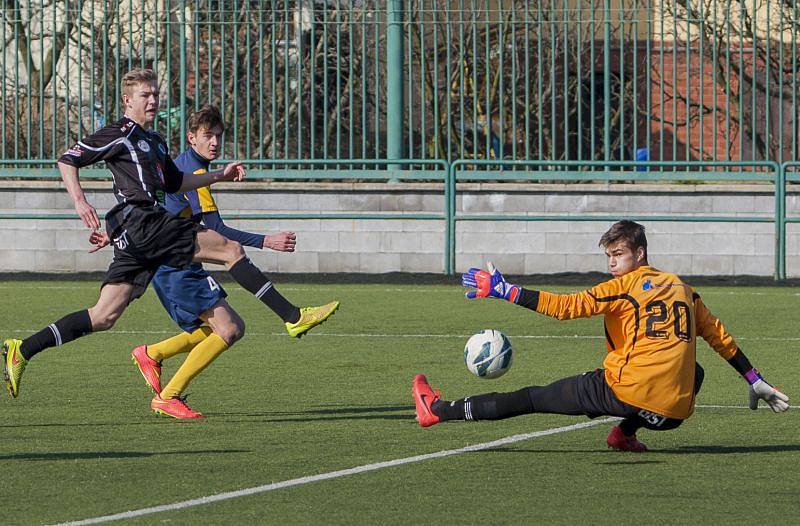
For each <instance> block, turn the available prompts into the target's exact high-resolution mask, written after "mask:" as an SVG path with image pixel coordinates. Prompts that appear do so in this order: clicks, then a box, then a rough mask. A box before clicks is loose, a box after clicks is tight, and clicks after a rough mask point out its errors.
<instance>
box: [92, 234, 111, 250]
mask: <svg viewBox="0 0 800 526" xmlns="http://www.w3.org/2000/svg"><path fill="white" fill-rule="evenodd" d="M89 243H91V244H92V245H94V247H93V248H92V249H91V250H89V253H90V254H91V253H92V252H97V251H98V250H100V249H101V248H103V247H107V246H108V245H110V244H111V239H110V238H109V237H108V234H107V233H106V231H105V230H100V231H98V230H93V231H92V233H91V234H89Z"/></svg>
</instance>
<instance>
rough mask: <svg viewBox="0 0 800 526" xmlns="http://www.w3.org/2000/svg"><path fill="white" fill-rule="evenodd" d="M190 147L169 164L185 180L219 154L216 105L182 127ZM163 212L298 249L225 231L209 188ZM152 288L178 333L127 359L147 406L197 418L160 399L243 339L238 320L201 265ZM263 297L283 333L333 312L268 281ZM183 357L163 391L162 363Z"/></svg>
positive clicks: (247, 241)
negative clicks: (300, 303) (297, 301)
mask: <svg viewBox="0 0 800 526" xmlns="http://www.w3.org/2000/svg"><path fill="white" fill-rule="evenodd" d="M187 128H188V134H187V135H188V140H189V144H190V147H189V149H188V150H186V151H185V152H183V153H182V154H181V155H179V156H178V157H177V158H176V159H175V164H176V166H177V167H178V169H179V170H180V171H181V172H183V173H185V174H187V177H191V175H189V174H202V173H205V172H207V171H208V169H209V165H210V163H211V161H212V160H214V159H216V158H217V156H218V155H219V147H220V138H221V136H222V132H223V129H224V124H223V121H222V116H221V114H220V112H219V110H218V109H217V108H216V107H214V106H204V107H203V108H201V109H200V110H198V111H197V112H195V113H194V114H193V115H192V116H191V117H190V118H189V120H188V122H187ZM164 206H165V207H166V208H167V210H168V211H169V212H170V213H171V214H173V215H176V216H179V217H183V218H187V219H190V220H191V221H193V222H196V223H202V224H203V225H204V226H205V227H207V228H209V229H212V230H215V231H217V232H219V233H220V234H222V235H223V236H225V237H226V238H228V239H232V240H234V241H238V242H239V243H241V244H242V245H243V246H250V247H256V248H270V249H272V250H277V251H280V252H293V251H294V248H295V244H296V238H295V234H294V233H293V232H280V233H278V234H275V235H272V236H269V235H262V234H253V233H249V232H243V231H240V230H236V229H234V228H230V227H228V226H227V225H225V223H224V222H223V221H222V219H221V218H220V215H219V211H218V209H217V205H216V203H215V202H214V197H213V196H212V195H211V190H210V189H209V188H208V187H201V188H198V189H196V190H192V191H189V192H185V193H175V194H169V195H167V198H166V201H165V205H164ZM153 289H154V290H155V291H156V294H157V295H158V298H159V300H161V303H162V305H164V308H165V309H166V310H167V312H169V315H170V317H171V318H172V319H173V320H174V321H175V323H176V324H177V325H178V326H179V327H180V328H181V329H183V330H184V332H183V333H181V334H179V335H177V336H174V337H172V338H169V339H167V340H164V341H162V342H159V343H156V344H154V345H149V346H148V345H141V346H139V347H136V348H135V349H134V350H133V351H132V353H131V354H132V356H133V360H134V362H135V363H136V365H137V366H138V367H139V370H140V372H141V373H142V376H144V378H145V381H146V382H147V384H148V385H149V386H150V387H151V388H152V389H153V391H154V392H155V394H156V396H155V398H153V401H152V403H151V407H152V408H153V409H154V410H155V411H156V412H158V413H162V414H166V415H169V416H172V417H175V418H200V417H202V415H201V414H200V413H198V412H196V411H193V410H191V409H190V408H189V407H188V406H187V405H186V403H185V402H183V403H182V404H181V406H180V407H177V406H175V405H174V404H172V405H170V406H167V405H165V404H164V403H163V401H164V400H174V399H180V397H181V394H182V393H183V391H184V390H185V389H186V387H187V386H188V385H189V382H190V381H191V380H192V379H193V378H194V377H195V376H196V375H197V374H199V373H200V372H201V371H202V370H203V369H204V368H205V367H207V366H208V365H209V364H210V363H211V362H212V361H213V360H214V359H216V357H217V356H219V354H221V353H222V351H224V350H225V349H227V348H228V347H230V346H231V345H233V343H234V342H236V341H237V340H239V339H240V338H241V337H242V336H243V334H244V322H243V321H242V319H241V317H240V316H239V315H238V314H237V313H236V311H234V310H233V309H232V308H231V307H230V306H229V305H228V303H227V301H226V300H225V298H226V296H227V294H226V293H225V290H224V289H223V288H222V287H221V286H220V285H219V283H217V282H216V280H215V279H214V278H213V277H212V276H210V275H209V274H208V273H207V272H206V271H205V270H204V269H203V266H202V265H201V264H199V263H195V264H192V265H190V266H188V267H186V268H173V267H168V266H161V267H159V269H158V270H157V272H156V274H155V276H154V277H153ZM261 294H262V295H263V294H269V295H271V296H272V297H271V298H270V302H269V305H270V307H272V309H273V310H274V311H275V313H276V314H277V315H278V316H280V317H281V319H283V320H284V322H285V324H286V329H287V331H288V332H289V335H291V336H294V337H300V336H302V335H303V334H305V332H307V331H308V330H309V329H311V328H312V327H314V326H316V325H318V324H320V323H322V322H323V321H325V320H326V319H327V318H328V317H329V316H330V315H331V314H333V313H334V312H335V311H336V309H337V308H338V306H339V303H338V302H332V303H329V304H327V305H323V306H322V307H308V308H302V309H298V308H297V307H295V306H294V305H292V304H291V303H290V302H289V301H288V300H286V299H285V298H284V297H283V296H282V295H280V294H279V293H278V292H277V290H276V289H275V287H274V286H273V285H272V283H271V282H269V283H267V284H266V285H265V286H264V290H263V291H261ZM187 352H188V353H189V356H188V357H187V359H186V361H185V362H184V363H183V365H181V367H180V368H179V369H178V371H177V372H176V373H175V375H174V376H173V377H172V379H171V380H170V381H169V383H168V384H167V385H166V386H164V387H163V388H162V387H161V362H162V361H163V360H165V359H168V358H171V357H173V356H175V355H177V354H181V353H187Z"/></svg>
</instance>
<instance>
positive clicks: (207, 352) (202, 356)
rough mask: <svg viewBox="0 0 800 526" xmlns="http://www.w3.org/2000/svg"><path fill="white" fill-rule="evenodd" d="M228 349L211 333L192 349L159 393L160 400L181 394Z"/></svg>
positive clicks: (223, 342) (226, 345)
mask: <svg viewBox="0 0 800 526" xmlns="http://www.w3.org/2000/svg"><path fill="white" fill-rule="evenodd" d="M227 348H228V344H227V343H225V340H223V339H222V338H220V337H219V336H218V335H217V334H216V333H213V332H212V333H211V334H210V335H209V336H208V337H207V338H206V339H205V340H203V341H202V342H200V343H199V344H197V346H196V347H195V348H194V349H192V352H190V353H189V356H187V357H186V361H185V362H183V365H181V367H180V369H178V372H176V373H175V376H173V377H172V379H171V380H170V381H169V383H168V384H167V386H166V387H165V388H164V390H163V391H161V398H163V399H165V400H166V399H167V398H173V397H175V396H179V395H180V394H181V393H183V391H184V389H186V386H188V385H189V382H191V381H192V379H193V378H194V377H195V376H197V375H198V374H200V373H201V372H202V370H203V369H205V368H206V367H208V364H210V363H211V362H213V361H214V360H215V359H216V358H217V356H219V355H220V354H222V351H224V350H225V349H227Z"/></svg>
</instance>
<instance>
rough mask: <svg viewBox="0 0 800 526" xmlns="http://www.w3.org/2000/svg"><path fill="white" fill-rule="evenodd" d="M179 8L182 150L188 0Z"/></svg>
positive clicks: (181, 1)
mask: <svg viewBox="0 0 800 526" xmlns="http://www.w3.org/2000/svg"><path fill="white" fill-rule="evenodd" d="M178 9H180V10H181V12H180V14H179V15H178V17H177V19H178V23H179V24H180V29H179V33H178V34H179V35H180V40H181V44H180V56H181V73H180V79H181V80H180V90H181V93H180V99H179V100H180V105H181V111H180V116H181V126H180V127H181V151H183V150H185V149H186V20H185V19H184V17H185V16H186V0H180V2H178ZM195 77H197V72H196V71H195ZM194 81H195V82H197V81H198V79H197V78H195V79H194ZM234 157H235V156H234Z"/></svg>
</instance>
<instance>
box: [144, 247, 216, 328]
mask: <svg viewBox="0 0 800 526" xmlns="http://www.w3.org/2000/svg"><path fill="white" fill-rule="evenodd" d="M153 289H154V290H155V291H156V294H157V295H158V299H159V300H161V304H162V305H163V306H164V308H165V309H167V312H168V313H169V316H170V318H172V319H173V320H174V321H175V323H177V324H178V327H180V328H181V329H183V330H184V331H186V332H193V331H194V330H196V329H197V328H198V327H200V326H201V325H202V324H203V320H201V319H200V315H201V314H202V313H204V312H205V311H207V310H209V309H210V308H212V307H213V306H214V305H216V304H217V303H219V301H220V300H222V299H224V298H226V297H227V296H228V294H227V293H226V292H225V290H224V289H223V288H222V286H221V285H220V284H219V283H217V280H215V279H214V278H212V277H211V276H210V275H209V274H208V272H206V271H205V269H204V268H203V265H201V264H199V263H192V264H191V265H189V266H188V267H184V268H174V267H166V266H161V267H158V270H157V271H156V274H155V276H153Z"/></svg>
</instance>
